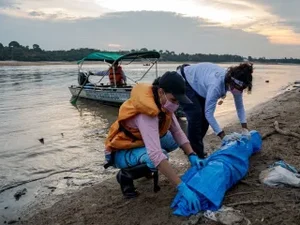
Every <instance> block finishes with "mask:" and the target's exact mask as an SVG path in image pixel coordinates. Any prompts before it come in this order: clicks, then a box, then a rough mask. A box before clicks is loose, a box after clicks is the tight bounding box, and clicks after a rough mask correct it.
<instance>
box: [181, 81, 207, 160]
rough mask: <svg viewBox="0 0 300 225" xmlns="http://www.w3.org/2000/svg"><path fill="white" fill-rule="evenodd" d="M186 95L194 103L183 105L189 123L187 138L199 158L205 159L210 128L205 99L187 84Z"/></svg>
mask: <svg viewBox="0 0 300 225" xmlns="http://www.w3.org/2000/svg"><path fill="white" fill-rule="evenodd" d="M186 95H187V96H188V97H189V99H190V100H191V101H192V102H193V104H181V107H182V109H183V111H184V113H185V115H186V118H187V122H188V127H187V136H188V139H189V141H190V144H191V146H192V148H193V150H194V151H195V152H196V153H197V155H198V156H199V158H204V155H205V154H204V145H203V138H204V136H205V135H206V133H207V130H208V127H209V123H208V121H207V120H206V117H205V98H203V97H201V96H200V95H198V94H197V92H195V91H194V89H193V88H192V87H191V86H190V85H189V84H188V83H187V82H186Z"/></svg>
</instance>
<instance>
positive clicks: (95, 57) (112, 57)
mask: <svg viewBox="0 0 300 225" xmlns="http://www.w3.org/2000/svg"><path fill="white" fill-rule="evenodd" d="M121 56H122V55H120V54H118V53H115V52H93V53H91V54H89V55H88V56H86V57H84V58H83V59H81V60H79V61H78V62H77V64H80V63H82V62H83V61H107V62H109V63H113V62H114V61H116V60H117V59H118V58H120V57H121Z"/></svg>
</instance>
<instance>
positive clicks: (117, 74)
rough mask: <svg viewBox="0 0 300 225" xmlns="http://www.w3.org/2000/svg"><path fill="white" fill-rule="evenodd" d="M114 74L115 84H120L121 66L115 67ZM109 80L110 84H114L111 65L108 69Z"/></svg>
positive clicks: (121, 80) (121, 78)
mask: <svg viewBox="0 0 300 225" xmlns="http://www.w3.org/2000/svg"><path fill="white" fill-rule="evenodd" d="M115 76H116V85H122V84H123V76H122V67H121V66H118V68H117V69H115ZM109 81H110V83H111V84H112V85H114V84H115V80H114V71H113V68H112V67H111V68H110V69H109Z"/></svg>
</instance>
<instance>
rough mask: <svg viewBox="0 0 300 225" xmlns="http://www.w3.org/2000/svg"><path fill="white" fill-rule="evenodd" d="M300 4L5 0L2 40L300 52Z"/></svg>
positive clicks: (0, 1)
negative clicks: (53, 40)
mask: <svg viewBox="0 0 300 225" xmlns="http://www.w3.org/2000/svg"><path fill="white" fill-rule="evenodd" d="M299 8H300V1H299V3H298V1H297V0H289V1H288V2H285V1H282V0H251V1H250V0H248V1H247V0H151V1H140V0H126V1H122V0H65V1H61V0H51V1H50V0H22V1H21V0H0V16H1V15H2V16H1V17H2V18H3V19H4V20H3V19H1V20H0V26H1V27H0V28H2V27H4V29H5V30H6V31H7V32H6V33H5V37H1V39H0V41H3V40H4V39H5V40H6V41H7V40H11V39H17V37H20V39H19V40H20V42H22V40H24V41H25V40H26V41H27V42H28V41H29V40H30V39H31V40H34V42H35V43H40V44H41V46H44V47H45V48H48V49H56V48H64V49H66V48H73V47H85V46H87V47H96V48H119V47H116V46H109V45H111V44H113V45H120V48H139V47H147V46H148V47H149V46H151V48H155V49H158V48H161V49H170V50H175V51H183V52H195V51H198V52H203V51H206V52H208V53H209V52H212V53H213V52H215V53H239V54H240V53H242V52H244V54H242V55H245V54H247V55H251V54H252V55H266V56H275V55H280V54H287V56H296V55H299V53H297V52H296V49H299V46H300V34H299V33H298V32H299V31H300V21H299V16H298V12H297V9H299ZM5 21H6V23H5ZM20 24H23V27H27V32H26V31H25V30H24V29H23V27H21V28H20ZM33 24H35V25H36V27H34V26H33ZM7 26H9V27H7ZM164 26H165V27H164ZM70 28H72V29H73V30H70ZM18 29H19V30H22V31H23V30H24V32H25V33H28V34H26V35H24V33H23V34H22V35H20V32H18ZM37 29H41V30H42V32H43V35H45V37H43V35H42V34H40V33H39V32H37ZM1 30H3V29H1ZM169 30H170V32H169ZM175 30H176V31H175ZM28 31H30V32H28ZM58 31H59V33H57V32H58ZM66 31H68V32H66ZM50 32H52V33H51V35H53V34H54V35H57V34H59V36H60V37H61V38H60V42H59V43H55V44H54V43H51V39H52V38H50V37H49V33H50ZM53 32H54V33H53ZM83 33H84V34H83ZM70 34H72V36H71V35H70ZM14 35H15V36H14ZM29 35H31V36H30V37H29ZM145 36H146V37H145ZM150 37H151V38H150ZM158 37H159V38H158ZM178 37H180V38H178ZM196 37H197V38H196ZM65 38H69V39H67V40H65ZM48 39H50V40H48ZM75 40H76V41H75ZM31 42H32V41H31ZM116 43H117V44H116ZM172 44H173V45H172ZM71 45H73V46H71ZM244 45H248V46H244ZM156 46H159V47H156ZM163 46H165V47H163ZM256 46H258V48H259V49H255V47H256ZM237 47H238V48H239V49H236V48H237Z"/></svg>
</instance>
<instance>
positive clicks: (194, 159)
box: [189, 152, 204, 169]
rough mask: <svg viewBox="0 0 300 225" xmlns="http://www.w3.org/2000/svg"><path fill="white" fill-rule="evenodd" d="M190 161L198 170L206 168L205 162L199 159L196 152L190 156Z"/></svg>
mask: <svg viewBox="0 0 300 225" xmlns="http://www.w3.org/2000/svg"><path fill="white" fill-rule="evenodd" d="M189 161H190V163H191V166H196V167H197V169H201V168H202V167H203V166H204V164H203V161H202V160H201V159H199V157H198V156H197V154H196V153H194V152H193V153H191V154H189Z"/></svg>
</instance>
